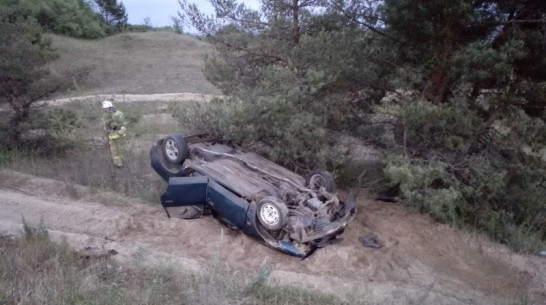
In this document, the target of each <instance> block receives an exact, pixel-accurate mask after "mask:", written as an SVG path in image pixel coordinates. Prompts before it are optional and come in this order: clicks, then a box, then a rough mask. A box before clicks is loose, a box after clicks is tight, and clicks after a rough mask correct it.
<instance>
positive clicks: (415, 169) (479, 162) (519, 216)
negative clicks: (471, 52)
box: [384, 102, 546, 251]
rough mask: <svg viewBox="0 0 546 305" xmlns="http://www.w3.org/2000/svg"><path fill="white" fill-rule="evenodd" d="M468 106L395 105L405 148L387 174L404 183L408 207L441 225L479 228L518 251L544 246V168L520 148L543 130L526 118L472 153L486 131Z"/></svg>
mask: <svg viewBox="0 0 546 305" xmlns="http://www.w3.org/2000/svg"><path fill="white" fill-rule="evenodd" d="M461 106H463V107H461ZM464 106H465V104H464V103H463V104H459V105H447V104H444V105H434V104H430V103H424V102H418V103H413V104H406V105H403V106H401V107H392V108H391V109H396V110H394V113H396V114H397V115H398V116H399V118H400V121H401V122H402V125H403V126H404V128H403V129H404V130H403V131H402V133H403V140H402V141H401V142H399V143H400V145H399V146H398V147H399V150H398V151H395V152H394V153H393V154H391V156H390V157H389V158H388V159H387V161H386V166H385V169H384V171H385V175H386V176H387V178H388V179H389V180H390V181H391V186H392V185H396V186H398V188H399V190H400V196H401V197H402V199H403V201H404V203H405V204H407V205H409V206H411V207H413V208H415V209H417V210H419V211H420V212H423V213H429V214H430V215H431V216H433V217H434V218H435V219H437V220H439V221H441V222H446V223H450V224H454V225H456V226H459V227H464V226H471V227H474V228H476V229H478V230H481V231H484V232H486V233H487V234H488V235H489V236H491V237H493V238H494V239H495V240H498V241H500V242H502V243H506V244H508V245H509V246H511V247H512V248H514V249H516V250H520V251H533V250H538V249H541V248H542V249H543V248H544V247H545V246H546V230H545V226H544V224H545V223H546V213H544V211H546V202H545V201H544V190H545V189H546V165H545V162H544V160H543V159H542V156H541V155H540V154H538V153H536V152H533V149H531V148H529V149H527V152H525V150H524V149H522V147H524V146H523V144H522V143H526V142H527V143H532V142H533V141H532V139H533V137H535V135H536V133H537V131H539V130H540V129H541V128H542V129H544V127H540V125H539V121H537V120H535V119H532V118H530V117H527V116H526V115H525V114H522V113H520V114H519V115H518V121H517V126H519V127H512V124H510V122H507V121H504V126H497V127H493V128H490V130H489V131H488V133H486V134H485V135H484V136H482V137H481V138H480V139H479V140H478V143H479V144H478V147H476V148H474V149H473V150H472V151H471V153H467V152H466V150H465V149H464V147H465V143H468V142H469V141H471V140H472V139H473V137H474V136H475V134H477V133H478V132H479V131H480V130H483V128H484V126H483V125H480V123H479V120H478V119H477V114H475V113H473V112H472V111H470V110H468V108H466V107H464ZM523 126H527V127H525V128H522V127H523ZM501 131H502V133H501ZM535 139H536V138H535ZM538 147H540V145H539V146H538Z"/></svg>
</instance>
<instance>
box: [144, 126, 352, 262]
mask: <svg viewBox="0 0 546 305" xmlns="http://www.w3.org/2000/svg"><path fill="white" fill-rule="evenodd" d="M150 157H151V164H152V167H153V168H154V170H155V171H156V172H157V173H158V174H159V175H160V176H161V177H162V178H163V179H164V180H165V181H167V182H168V186H167V190H166V191H165V193H164V194H163V195H162V196H161V204H162V205H163V207H164V208H165V211H166V212H167V215H168V216H169V217H171V216H176V217H181V218H187V219H191V218H198V217H202V216H204V215H212V216H214V217H216V218H217V219H219V220H220V221H221V222H222V223H224V224H226V225H227V226H229V227H232V228H234V229H237V230H241V231H243V232H245V233H246V234H248V235H250V236H253V237H255V238H257V239H258V240H260V241H262V242H264V243H265V244H267V245H269V246H271V247H273V248H275V249H278V250H281V251H283V252H285V253H288V254H290V255H293V256H297V257H301V258H304V257H306V256H308V255H310V254H312V253H313V252H314V251H315V250H316V249H318V248H321V247H324V246H326V245H329V244H332V243H335V242H336V241H339V240H341V239H340V238H339V235H340V234H341V233H342V232H343V230H344V228H345V227H346V226H347V224H348V223H349V222H350V221H351V220H352V219H353V218H354V217H355V214H356V207H355V200H354V197H353V196H349V197H348V198H347V200H340V198H338V196H337V194H335V193H334V180H333V178H332V175H331V174H330V173H328V172H327V171H324V170H316V171H312V172H310V173H309V174H308V175H307V178H306V179H304V178H303V177H301V176H300V175H298V174H296V173H293V172H291V171H289V170H288V169H286V168H284V167H282V166H279V165H277V164H275V163H273V162H271V161H269V160H267V159H265V158H263V157H261V156H259V155H257V154H255V153H252V152H246V151H245V150H243V149H242V148H240V147H237V146H235V145H231V144H230V143H229V142H227V141H224V140H222V139H221V138H215V137H210V136H207V135H196V136H188V137H183V136H181V135H177V134H173V135H168V136H166V137H165V138H162V139H160V140H159V141H157V144H154V145H153V146H152V148H151V150H150Z"/></svg>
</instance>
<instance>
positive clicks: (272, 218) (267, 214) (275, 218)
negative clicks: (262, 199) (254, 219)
mask: <svg viewBox="0 0 546 305" xmlns="http://www.w3.org/2000/svg"><path fill="white" fill-rule="evenodd" d="M260 216H261V218H262V219H263V220H264V221H265V223H266V224H267V225H270V226H274V225H276V224H278V223H279V218H280V217H279V211H278V210H277V208H276V207H275V206H273V205H272V204H269V203H266V204H264V205H263V206H262V209H261V211H260Z"/></svg>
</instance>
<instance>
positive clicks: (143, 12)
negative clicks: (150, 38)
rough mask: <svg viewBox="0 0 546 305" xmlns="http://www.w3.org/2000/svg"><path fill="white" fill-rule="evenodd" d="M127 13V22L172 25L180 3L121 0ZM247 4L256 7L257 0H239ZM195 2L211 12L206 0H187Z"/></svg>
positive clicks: (157, 0)
mask: <svg viewBox="0 0 546 305" xmlns="http://www.w3.org/2000/svg"><path fill="white" fill-rule="evenodd" d="M120 2H123V5H124V6H125V10H126V11H127V14H128V15H129V21H128V22H129V24H144V18H150V21H151V23H152V26H154V27H163V26H172V25H173V22H172V20H171V16H175V17H178V10H180V5H179V4H178V0H121V1H120ZM241 2H244V3H245V4H247V5H251V6H253V7H258V5H257V0H247V1H241ZM188 3H195V4H197V7H199V8H200V9H201V11H202V12H205V13H207V14H211V13H212V12H213V9H212V6H211V5H210V3H209V2H208V1H207V0H193V1H192V0H188Z"/></svg>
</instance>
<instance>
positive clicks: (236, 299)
mask: <svg viewBox="0 0 546 305" xmlns="http://www.w3.org/2000/svg"><path fill="white" fill-rule="evenodd" d="M23 222H24V235H23V236H22V237H20V238H7V237H3V238H1V239H0V304H22V305H23V304H161V305H168V304H203V305H212V304H214V305H221V304H226V305H227V304H248V305H252V304H271V305H281V304H295V305H297V304H302V305H303V304H316V305H320V304H325V305H326V304H328V305H337V304H364V302H356V303H355V302H352V301H351V302H349V301H346V300H341V299H339V298H337V297H335V296H332V295H329V294H325V293H320V292H310V291H307V290H304V289H299V288H291V287H286V286H276V285H272V284H269V283H268V278H269V275H270V271H271V269H270V267H269V266H267V265H263V266H262V267H261V268H259V269H258V270H256V271H254V272H250V273H246V274H243V273H240V272H233V271H232V270H230V269H229V268H228V267H227V266H225V265H224V264H223V263H222V256H221V255H219V256H218V257H217V258H216V259H214V260H212V261H211V262H210V263H209V264H207V265H204V266H203V267H202V268H203V269H204V270H203V272H199V273H198V274H196V273H192V272H189V271H187V270H183V269H182V270H181V268H180V267H174V266H169V265H150V264H147V263H146V262H144V261H143V259H142V257H134V258H133V259H134V261H133V262H132V263H131V264H122V263H119V262H117V261H116V260H115V259H113V258H112V257H103V258H98V257H97V258H86V257H85V256H82V255H79V254H78V253H76V252H73V251H72V250H70V248H69V246H68V244H67V242H66V241H60V242H55V241H54V240H53V239H52V238H50V236H49V233H48V231H47V229H46V228H45V226H44V225H43V224H41V225H39V226H38V227H31V226H29V225H28V224H27V223H26V222H25V221H24V220H23ZM219 253H221V252H219Z"/></svg>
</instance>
